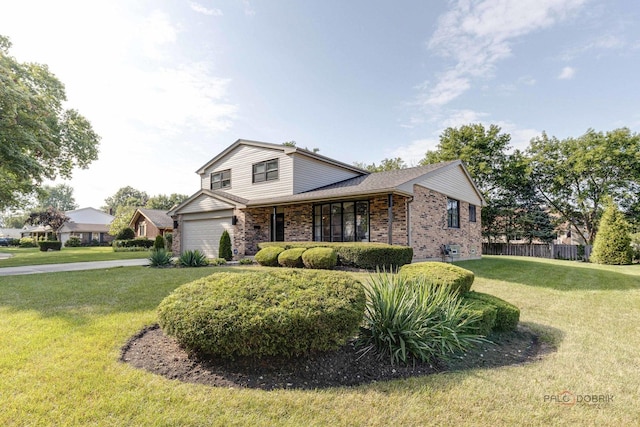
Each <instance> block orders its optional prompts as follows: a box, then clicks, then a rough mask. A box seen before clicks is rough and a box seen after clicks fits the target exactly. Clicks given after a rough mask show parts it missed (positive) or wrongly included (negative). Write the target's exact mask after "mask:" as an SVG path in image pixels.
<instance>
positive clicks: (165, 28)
mask: <svg viewBox="0 0 640 427" xmlns="http://www.w3.org/2000/svg"><path fill="white" fill-rule="evenodd" d="M169 19H170V18H169V16H168V15H167V14H166V13H164V12H160V11H155V12H153V13H152V14H151V15H150V16H148V17H147V18H146V19H144V21H143V22H142V24H141V25H140V29H139V31H138V37H139V41H140V43H141V44H142V49H143V52H144V54H145V56H147V57H148V58H151V59H156V60H160V59H165V58H167V57H168V55H167V53H166V52H165V51H164V50H163V48H164V47H165V46H166V45H170V44H174V43H175V42H176V37H177V33H178V29H177V28H176V27H175V26H174V25H172V24H171V22H170V20H169Z"/></svg>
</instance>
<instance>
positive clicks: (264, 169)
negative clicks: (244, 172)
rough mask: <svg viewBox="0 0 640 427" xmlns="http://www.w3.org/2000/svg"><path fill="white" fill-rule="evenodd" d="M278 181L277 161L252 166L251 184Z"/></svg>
mask: <svg viewBox="0 0 640 427" xmlns="http://www.w3.org/2000/svg"><path fill="white" fill-rule="evenodd" d="M276 179H278V159H273V160H267V161H266V162H260V163H255V164H254V165H253V182H254V183H256V182H264V181H274V180H276Z"/></svg>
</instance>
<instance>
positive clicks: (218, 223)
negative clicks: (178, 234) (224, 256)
mask: <svg viewBox="0 0 640 427" xmlns="http://www.w3.org/2000/svg"><path fill="white" fill-rule="evenodd" d="M225 229H226V230H227V231H228V232H229V234H230V235H231V241H232V242H233V227H232V226H231V217H229V218H217V219H198V220H188V221H184V222H183V223H182V250H183V251H187V250H195V249H198V250H199V251H200V252H202V253H204V254H205V255H206V256H207V257H208V258H217V257H218V247H219V246H220V236H222V232H223V231H224V230H225Z"/></svg>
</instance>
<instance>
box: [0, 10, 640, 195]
mask: <svg viewBox="0 0 640 427" xmlns="http://www.w3.org/2000/svg"><path fill="white" fill-rule="evenodd" d="M2 9H3V10H2V13H1V14H0V34H3V35H6V36H9V37H10V38H11V40H12V42H13V48H12V50H11V53H12V54H13V56H14V57H16V58H17V59H18V60H20V61H33V62H40V63H44V64H47V65H49V67H50V69H51V70H52V71H53V72H54V73H55V74H56V75H57V76H58V77H59V78H60V80H62V81H63V82H64V83H65V85H66V88H67V97H68V104H67V106H68V107H71V108H76V109H78V110H79V111H80V112H81V113H82V114H83V115H84V116H86V117H87V118H88V119H89V120H90V121H91V123H92V124H93V126H94V128H95V130H96V131H97V132H98V133H99V134H100V135H101V136H102V142H101V146H100V159H99V160H98V161H96V162H94V163H93V164H92V165H91V167H90V168H89V169H87V170H81V171H76V172H75V173H74V178H73V179H72V180H71V181H69V182H68V184H70V185H71V186H72V187H73V188H74V195H75V198H76V201H77V202H78V203H79V204H80V206H81V207H86V206H93V207H100V206H101V205H102V204H103V202H104V199H105V198H106V197H108V196H111V195H113V194H114V193H115V192H116V191H117V190H118V189H119V188H120V187H123V186H126V185H131V186H133V187H135V188H137V189H140V190H144V191H146V192H147V193H149V194H150V195H155V194H159V193H163V194H169V193H184V194H193V193H194V192H195V191H197V190H198V185H199V180H198V177H197V175H196V174H195V173H194V171H195V170H196V169H197V168H199V167H200V166H201V165H203V164H204V163H206V162H207V161H208V160H209V159H211V158H212V157H214V156H215V155H216V154H217V153H219V152H220V151H222V150H223V149H224V148H226V147H227V146H228V145H230V144H231V143H233V142H234V141H235V140H237V139H238V138H244V139H252V140H258V141H266V142H273V143H281V142H284V141H290V140H295V141H296V142H297V144H298V146H300V147H308V148H319V149H320V153H321V154H324V155H326V156H329V157H333V158H336V159H339V160H342V161H344V162H347V163H353V162H356V161H357V162H365V163H372V162H376V163H379V162H380V160H382V159H384V158H387V157H402V158H403V159H404V160H405V161H406V162H407V163H408V164H409V165H416V164H417V163H418V161H419V160H420V159H421V158H422V157H424V153H425V152H426V151H427V150H429V149H433V148H435V146H436V144H437V142H438V136H439V135H440V133H441V132H442V130H443V129H445V128H447V127H449V126H456V127H457V126H461V125H463V124H468V123H477V122H481V123H484V124H485V125H488V124H497V125H499V126H501V127H502V130H503V131H504V132H508V133H510V134H511V135H512V145H513V146H515V147H518V148H524V147H526V145H527V144H528V141H529V140H530V139H531V138H532V137H535V136H538V135H540V134H541V133H542V132H543V131H546V132H547V134H549V135H554V136H557V137H559V138H566V137H572V136H579V135H581V134H582V133H584V132H585V131H586V130H587V129H588V128H594V129H596V130H598V131H607V130H612V129H615V128H618V127H623V126H626V127H629V128H631V129H632V130H633V131H635V132H638V131H639V130H640V102H639V100H640V84H638V80H639V79H638V76H640V61H639V59H640V26H639V25H638V22H640V5H639V4H638V3H637V2H635V1H617V0H606V1H605V0H492V1H490V0H487V1H471V0H460V1H424V0H406V1H358V0H353V1H336V0H323V1H314V2H312V1H294V0H270V1H264V0H263V1H258V0H245V1H242V0H238V1H221V0H192V1H188V0H185V1H178V0H175V1H161V0H160V1H159V0H149V1H130V0H108V1H67V0H60V1H56V2H52V1H50V0H42V1H35V0H22V1H20V2H11V3H9V4H6V5H3V8H2Z"/></svg>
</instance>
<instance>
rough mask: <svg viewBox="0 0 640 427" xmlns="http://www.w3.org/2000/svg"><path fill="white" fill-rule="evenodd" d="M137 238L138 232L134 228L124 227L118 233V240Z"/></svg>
mask: <svg viewBox="0 0 640 427" xmlns="http://www.w3.org/2000/svg"><path fill="white" fill-rule="evenodd" d="M135 238H136V232H135V231H133V228H129V227H127V228H123V229H122V230H120V232H119V233H118V234H117V235H116V240H131V239H135Z"/></svg>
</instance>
